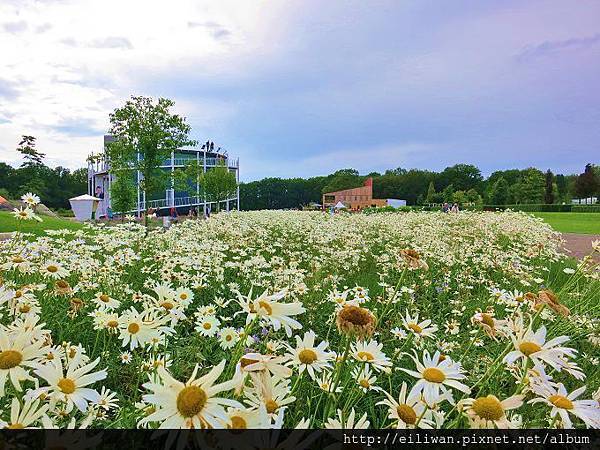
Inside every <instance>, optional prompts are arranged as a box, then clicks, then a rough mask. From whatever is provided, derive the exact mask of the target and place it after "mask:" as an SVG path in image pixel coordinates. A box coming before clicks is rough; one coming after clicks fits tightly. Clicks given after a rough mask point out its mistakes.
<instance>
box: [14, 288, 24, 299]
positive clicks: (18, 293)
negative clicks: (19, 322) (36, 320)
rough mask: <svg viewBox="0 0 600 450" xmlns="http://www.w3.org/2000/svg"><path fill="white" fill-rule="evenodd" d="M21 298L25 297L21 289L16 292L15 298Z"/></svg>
mask: <svg viewBox="0 0 600 450" xmlns="http://www.w3.org/2000/svg"><path fill="white" fill-rule="evenodd" d="M21 297H23V291H22V290H20V289H19V290H18V291H15V298H21Z"/></svg>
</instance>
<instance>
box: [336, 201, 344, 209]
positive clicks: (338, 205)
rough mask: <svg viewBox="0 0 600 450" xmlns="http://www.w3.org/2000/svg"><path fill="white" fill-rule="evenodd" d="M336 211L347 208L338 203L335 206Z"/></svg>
mask: <svg viewBox="0 0 600 450" xmlns="http://www.w3.org/2000/svg"><path fill="white" fill-rule="evenodd" d="M334 208H335V209H342V208H346V205H344V204H343V203H342V202H337V203H336V204H335V206H334Z"/></svg>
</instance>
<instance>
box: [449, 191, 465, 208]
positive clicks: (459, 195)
mask: <svg viewBox="0 0 600 450" xmlns="http://www.w3.org/2000/svg"><path fill="white" fill-rule="evenodd" d="M452 203H458V204H459V205H464V204H465V203H467V195H466V193H465V191H455V192H454V193H453V194H452Z"/></svg>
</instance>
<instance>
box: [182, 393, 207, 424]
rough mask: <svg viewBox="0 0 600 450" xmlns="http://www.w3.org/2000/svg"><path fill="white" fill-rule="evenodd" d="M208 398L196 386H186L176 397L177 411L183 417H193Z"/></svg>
mask: <svg viewBox="0 0 600 450" xmlns="http://www.w3.org/2000/svg"><path fill="white" fill-rule="evenodd" d="M207 400H208V397H207V396H206V393H205V392H204V391H203V390H202V389H201V388H199V387H198V386H186V387H184V388H183V389H182V390H181V392H179V394H178V395H177V410H178V411H179V413H180V414H181V415H182V416H183V417H188V418H189V417H194V416H195V415H196V414H198V413H199V412H200V411H202V408H204V405H206V401H207Z"/></svg>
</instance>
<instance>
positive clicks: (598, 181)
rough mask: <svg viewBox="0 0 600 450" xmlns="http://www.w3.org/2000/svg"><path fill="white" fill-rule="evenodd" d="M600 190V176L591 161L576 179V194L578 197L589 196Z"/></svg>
mask: <svg viewBox="0 0 600 450" xmlns="http://www.w3.org/2000/svg"><path fill="white" fill-rule="evenodd" d="M599 191H600V177H598V174H597V173H596V171H595V170H594V166H592V165H591V164H590V163H588V164H586V165H585V170H584V171H583V173H582V174H581V175H579V176H578V177H577V179H576V180H575V195H576V196H577V197H578V198H588V197H591V196H593V195H594V194H598V192H599Z"/></svg>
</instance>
